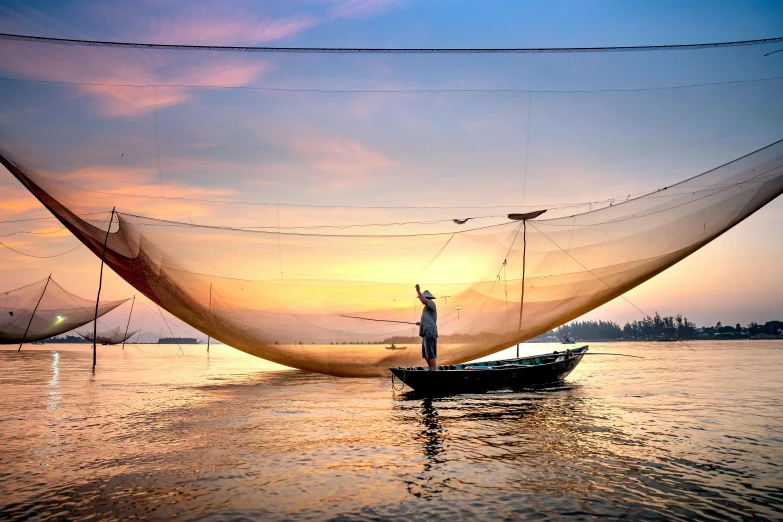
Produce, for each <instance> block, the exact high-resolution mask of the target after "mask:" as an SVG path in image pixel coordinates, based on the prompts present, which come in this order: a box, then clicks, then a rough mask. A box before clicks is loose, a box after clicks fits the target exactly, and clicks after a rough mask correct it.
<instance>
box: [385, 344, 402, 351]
mask: <svg viewBox="0 0 783 522" xmlns="http://www.w3.org/2000/svg"><path fill="white" fill-rule="evenodd" d="M405 348H407V346H395V345H394V343H392V344H391V346H387V347H386V349H387V350H404V349H405Z"/></svg>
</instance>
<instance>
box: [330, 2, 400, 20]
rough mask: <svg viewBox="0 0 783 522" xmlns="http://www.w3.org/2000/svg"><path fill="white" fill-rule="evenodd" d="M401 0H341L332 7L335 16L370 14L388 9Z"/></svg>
mask: <svg viewBox="0 0 783 522" xmlns="http://www.w3.org/2000/svg"><path fill="white" fill-rule="evenodd" d="M398 3H399V0H339V1H337V2H336V3H335V5H334V6H333V7H332V9H331V12H332V15H333V16H335V17H350V16H370V15H374V14H377V13H381V12H384V11H387V10H388V9H390V8H391V7H392V6H394V5H395V4H398Z"/></svg>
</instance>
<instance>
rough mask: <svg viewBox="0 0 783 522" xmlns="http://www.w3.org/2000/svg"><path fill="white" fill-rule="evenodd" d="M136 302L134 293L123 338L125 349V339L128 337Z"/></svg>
mask: <svg viewBox="0 0 783 522" xmlns="http://www.w3.org/2000/svg"><path fill="white" fill-rule="evenodd" d="M135 304H136V296H135V295H134V296H133V301H132V302H131V310H130V313H129V314H128V324H127V325H125V335H124V336H123V338H122V349H123V350H124V349H125V341H126V338H127V337H128V328H129V327H130V320H131V316H132V315H133V305H135ZM131 335H132V334H131Z"/></svg>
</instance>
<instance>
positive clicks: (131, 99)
mask: <svg viewBox="0 0 783 522" xmlns="http://www.w3.org/2000/svg"><path fill="white" fill-rule="evenodd" d="M10 45H13V44H10ZM12 51H13V49H12ZM18 51H19V52H9V53H8V54H7V55H6V56H5V57H4V58H3V60H2V68H3V70H5V71H7V72H9V73H12V74H16V75H22V76H25V77H30V78H35V79H39V80H46V81H55V82H75V85H74V88H75V89H77V91H78V92H80V93H81V94H85V95H89V96H91V97H94V98H96V99H97V102H98V103H97V104H96V110H97V112H98V113H99V114H100V115H103V116H126V117H131V116H139V115H144V114H149V113H151V112H153V111H154V110H155V109H156V107H157V108H158V109H160V108H163V107H168V106H172V105H177V104H181V103H185V102H187V101H189V100H191V99H192V98H193V97H194V95H195V92H196V91H195V90H194V89H192V88H190V87H189V86H222V87H241V86H245V85H248V84H250V83H251V82H253V81H254V80H256V79H257V78H258V77H259V76H261V75H263V74H264V73H265V72H266V71H268V70H269V69H270V65H269V64H268V63H267V62H266V61H264V60H261V59H259V58H257V57H254V58H253V59H252V61H250V60H249V59H248V57H244V56H228V57H226V58H224V59H222V60H220V61H211V60H210V56H209V55H207V54H200V55H197V56H195V59H193V57H194V55H190V56H180V55H171V54H165V53H145V52H138V51H134V50H124V49H106V48H97V49H90V48H87V49H85V48H83V47H79V48H71V47H65V46H51V47H47V48H41V49H35V54H34V55H29V54H28V52H29V51H30V49H29V48H25V47H23V46H18ZM188 57H190V58H191V59H190V60H186V59H183V58H188Z"/></svg>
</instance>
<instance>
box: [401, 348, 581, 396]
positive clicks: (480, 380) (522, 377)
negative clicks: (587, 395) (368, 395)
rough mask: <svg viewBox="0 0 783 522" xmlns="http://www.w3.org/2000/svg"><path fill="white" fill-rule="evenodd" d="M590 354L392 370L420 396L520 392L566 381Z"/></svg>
mask: <svg viewBox="0 0 783 522" xmlns="http://www.w3.org/2000/svg"><path fill="white" fill-rule="evenodd" d="M585 353H587V346H580V347H579V348H575V349H573V350H566V351H565V352H556V351H555V352H552V353H548V354H544V355H533V356H531V357H522V358H518V359H504V360H502V361H488V362H481V363H468V364H452V365H449V366H439V367H438V371H437V372H431V371H429V369H428V368H426V367H423V366H416V367H409V368H403V367H397V368H390V370H391V372H392V374H393V375H394V376H395V377H396V378H398V379H400V380H401V381H402V382H404V383H405V384H407V385H408V386H410V387H411V388H413V390H414V391H416V392H418V393H423V394H427V395H446V394H453V393H467V392H481V391H489V390H499V389H503V388H511V389H519V388H528V387H531V386H537V385H541V384H550V383H554V382H558V381H562V380H563V379H565V378H566V377H567V376H568V374H569V373H571V372H572V371H573V369H574V368H576V365H577V364H579V362H580V361H581V360H582V357H584V354H585Z"/></svg>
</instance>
